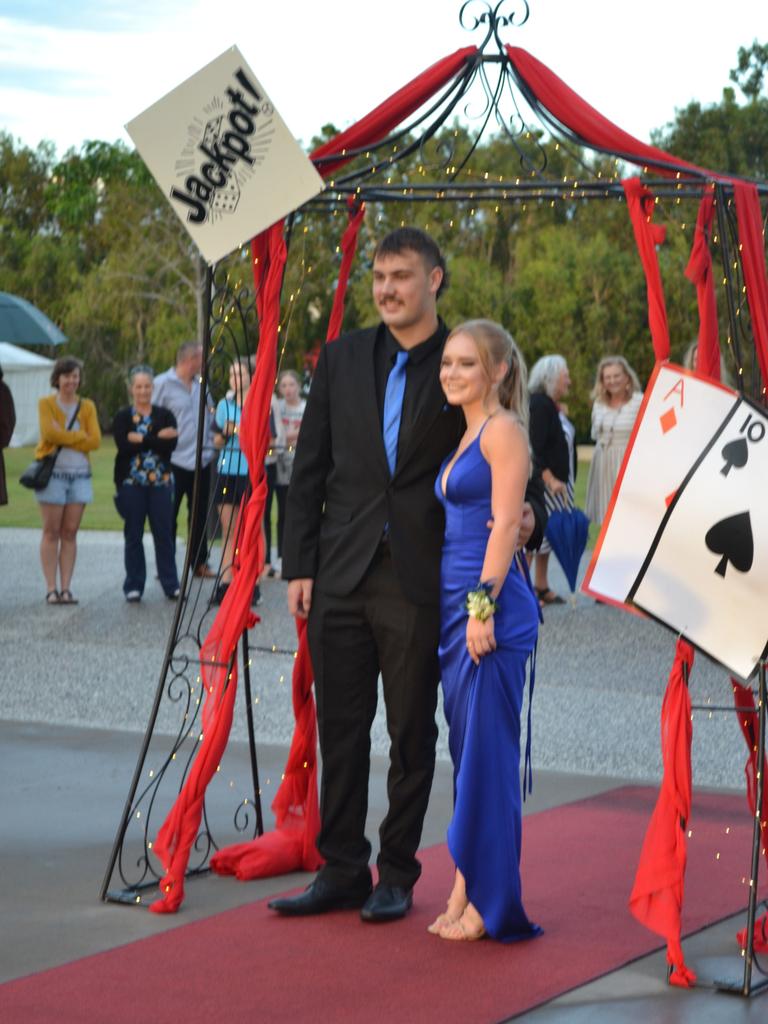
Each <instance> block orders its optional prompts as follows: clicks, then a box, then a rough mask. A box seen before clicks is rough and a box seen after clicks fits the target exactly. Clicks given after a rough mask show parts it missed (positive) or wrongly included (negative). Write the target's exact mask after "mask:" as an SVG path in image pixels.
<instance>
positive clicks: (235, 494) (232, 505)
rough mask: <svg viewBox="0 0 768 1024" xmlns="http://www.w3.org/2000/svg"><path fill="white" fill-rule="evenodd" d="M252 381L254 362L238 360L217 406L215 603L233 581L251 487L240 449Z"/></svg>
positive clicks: (231, 369)
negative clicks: (218, 562)
mask: <svg viewBox="0 0 768 1024" xmlns="http://www.w3.org/2000/svg"><path fill="white" fill-rule="evenodd" d="M250 384H251V365H250V361H249V360H248V359H247V358H243V359H238V360H237V361H236V362H234V363H233V364H232V366H231V367H230V368H229V390H230V394H231V397H227V398H222V400H221V401H220V402H219V404H218V405H217V406H216V416H215V421H216V436H215V440H214V444H215V445H216V447H217V448H220V449H221V452H220V454H219V463H218V473H219V475H218V480H217V483H216V495H215V501H216V505H217V508H218V513H219V519H220V521H221V537H222V544H223V550H222V556H221V575H220V583H219V586H218V588H217V590H216V595H215V602H216V603H217V604H220V603H221V600H222V598H223V597H224V594H225V593H226V590H227V587H228V586H229V584H230V582H231V581H232V560H233V558H234V552H235V546H236V544H235V541H236V539H237V533H238V528H239V523H238V512H239V509H240V503H241V500H242V498H243V496H244V495H245V494H247V492H248V491H249V489H250V480H249V477H248V463H247V461H246V458H245V455H243V453H242V451H241V450H240V438H239V436H238V435H239V432H240V418H241V417H242V414H243V404H244V402H245V396H246V395H247V394H248V388H249V387H250Z"/></svg>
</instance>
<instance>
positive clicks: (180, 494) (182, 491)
mask: <svg viewBox="0 0 768 1024" xmlns="http://www.w3.org/2000/svg"><path fill="white" fill-rule="evenodd" d="M171 469H172V470H173V479H174V490H173V544H174V548H175V546H176V532H177V520H178V517H179V509H180V508H181V503H182V501H183V499H184V495H186V496H187V516H188V521H189V524H190V525H191V524H192V520H193V518H194V520H195V522H194V528H193V529H192V532H191V534H190V535H189V536H188V538H187V543H188V544H189V545H190V547H191V549H192V563H191V564H192V568H193V569H197V568H198V567H199V566H201V565H205V563H206V562H207V561H208V511H209V508H208V506H209V503H210V499H211V467H210V465H208V466H203V467H202V468H201V469H200V485H199V487H198V490H197V509H196V512H197V515H196V516H194V517H193V515H192V511H193V509H192V491H193V487H194V483H195V471H194V470H193V469H182V468H181V467H180V466H174V465H173V463H171Z"/></svg>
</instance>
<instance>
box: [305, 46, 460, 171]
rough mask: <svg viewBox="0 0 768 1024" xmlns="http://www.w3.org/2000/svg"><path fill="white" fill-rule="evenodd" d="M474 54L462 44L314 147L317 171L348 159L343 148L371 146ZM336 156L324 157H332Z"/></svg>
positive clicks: (332, 169) (332, 167)
mask: <svg viewBox="0 0 768 1024" xmlns="http://www.w3.org/2000/svg"><path fill="white" fill-rule="evenodd" d="M476 53H477V47H476V46H465V47H463V48H462V49H460V50H456V52H455V53H452V54H451V55H450V56H449V57H443V59H442V60H439V61H437V62H436V63H435V64H432V65H431V66H430V67H428V68H427V70H426V71H422V73H421V74H420V75H418V77H416V78H414V79H413V80H412V81H410V82H409V83H408V84H407V85H404V86H403V87H402V89H398V91H397V92H396V93H393V94H392V95H391V96H390V97H389V99H387V100H385V101H384V102H383V103H380V104H379V105H378V107H375V108H374V109H373V110H372V111H371V112H370V113H369V114H366V115H365V117H363V118H361V119H360V120H359V121H357V122H355V124H353V125H352V126H351V127H349V128H347V129H346V131H343V132H340V133H339V134H338V135H336V136H334V138H332V139H331V140H330V141H328V142H324V143H323V145H322V146H318V148H317V149H316V150H314V152H313V153H312V154H311V159H312V160H313V161H314V162H315V164H316V165H317V170H318V173H319V174H321V175H322V176H323V177H324V178H328V177H330V175H331V174H333V172H334V171H336V170H337V169H338V168H339V167H343V166H344V164H345V163H347V162H348V161H349V160H351V159H352V156H347V155H346V152H345V151H346V150H356V149H361V148H363V147H365V146H373V145H375V144H376V143H377V142H380V141H381V140H382V139H383V138H386V136H387V135H388V134H389V133H390V132H391V131H392V129H393V128H396V127H397V126H398V125H399V124H401V123H402V122H403V121H404V120H405V118H406V117H409V116H410V115H411V114H412V113H413V112H414V111H415V110H418V109H419V107H420V106H421V105H422V103H425V102H426V101H427V100H428V99H429V98H430V97H431V96H434V94H435V93H436V92H437V90H438V89H440V88H441V87H442V86H443V85H445V84H446V83H448V82H449V81H450V80H451V79H452V78H454V77H455V76H456V75H457V74H458V72H459V71H460V70H461V68H462V67H463V66H464V65H466V64H467V62H468V61H469V59H470V58H471V57H474V56H475V54H476ZM336 154H340V155H339V156H338V158H337V159H333V160H331V159H326V158H329V157H336Z"/></svg>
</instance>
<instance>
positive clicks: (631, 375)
mask: <svg viewBox="0 0 768 1024" xmlns="http://www.w3.org/2000/svg"><path fill="white" fill-rule="evenodd" d="M606 366H620V367H621V368H622V370H623V371H624V373H625V374H626V376H627V389H626V391H627V394H626V398H625V399H624V401H625V402H628V401H629V400H630V398H631V397H632V395H633V394H634V393H635V392H636V391H642V388H641V387H640V381H639V380H638V379H637V374H636V373H635V371H634V370H633V369H632V367H631V366H630V365H629V363H628V362H627V360H626V359H625V358H624V356H603V358H602V359H601V360H600V362H599V363H598V364H597V373H596V374H595V386H594V387H593V388H592V393H591V395H590V397H591V398H592V401H593V402H603V404H605V403H606V402H607V401H608V392H607V391H606V390H605V385H604V384H603V370H604V369H605V368H606Z"/></svg>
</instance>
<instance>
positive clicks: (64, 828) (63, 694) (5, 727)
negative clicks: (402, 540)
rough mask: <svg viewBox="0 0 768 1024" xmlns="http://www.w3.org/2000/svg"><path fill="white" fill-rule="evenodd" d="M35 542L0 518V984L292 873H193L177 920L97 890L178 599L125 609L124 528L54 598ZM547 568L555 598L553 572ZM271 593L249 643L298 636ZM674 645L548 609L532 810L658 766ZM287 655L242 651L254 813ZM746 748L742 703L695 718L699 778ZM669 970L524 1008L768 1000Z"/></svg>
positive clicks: (442, 775) (381, 770)
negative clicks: (246, 659) (69, 599)
mask: <svg viewBox="0 0 768 1024" xmlns="http://www.w3.org/2000/svg"><path fill="white" fill-rule="evenodd" d="M38 542H39V533H38V531H36V530H30V531H26V530H9V529H4V530H3V529H0V579H2V581H3V585H2V586H1V587H0V693H1V695H2V708H3V710H2V718H3V720H2V721H0V778H2V779H3V784H2V788H1V789H0V821H2V822H3V828H2V832H1V833H0V846H1V848H2V863H3V874H2V892H3V895H2V922H3V927H2V929H0V980H7V979H10V978H13V977H18V976H20V975H23V974H28V973H32V972H34V971H37V970H41V969H44V968H46V967H50V966H53V965H55V964H60V963H64V962H66V961H68V960H71V959H74V958H76V957H79V956H83V955H87V954H88V953H93V952H97V951H99V950H102V949H107V948H111V947H113V946H116V945H120V944H123V943H125V942H129V941H132V940H133V939H137V938H140V937H143V936H145V935H151V934H155V933H156V932H158V931H164V930H167V929H172V928H174V927H177V926H178V925H180V924H183V923H187V922H189V921H191V920H195V919H197V918H200V917H204V916H207V915H209V914H212V913H216V912H218V911H221V910H224V909H227V908H228V907H230V906H234V905H239V904H241V903H246V902H250V901H252V900H255V899H259V898H261V897H263V896H266V895H269V894H271V893H273V892H276V891H281V890H284V889H286V888H288V887H290V886H292V885H294V884H301V883H302V882H304V881H305V878H304V876H292V877H287V878H286V877H283V878H280V879H272V880H264V881H260V882H254V883H249V884H248V885H240V884H238V883H235V882H232V881H231V880H225V881H222V880H220V879H216V878H209V877H203V878H200V879H196V880H194V881H191V882H190V883H189V887H188V892H189V897H188V900H187V903H186V904H185V906H184V910H183V913H182V914H180V915H178V916H176V917H171V918H168V917H165V916H161V917H157V916H155V915H150V914H147V913H145V912H143V911H141V910H137V909H131V908H126V907H121V906H118V905H115V904H102V903H100V902H99V900H98V891H99V887H100V884H101V880H102V876H103V873H104V868H105V866H106V862H107V858H108V855H109V850H110V848H111V844H112V839H113V836H114V832H115V829H116V827H117V823H118V820H119V817H120V813H121V810H122V806H123V802H124V800H125V796H126V793H127V789H128V785H129V783H130V779H131V775H132V773H133V769H134V766H135V763H136V757H137V753H138V749H139V746H140V742H141V731H142V730H143V729H144V727H145V725H146V722H147V719H148V715H149V709H150V708H151V705H152V700H153V698H154V694H155V690H156V686H157V676H158V672H159V669H160V665H161V663H162V656H163V650H164V646H165V641H166V638H167V632H168V629H169V626H170V622H171V616H172V614H173V607H172V606H171V605H170V603H169V602H167V601H166V599H165V598H164V596H163V595H162V592H161V590H160V588H159V586H158V585H156V584H154V581H151V582H150V584H149V586H148V588H147V593H146V595H145V600H144V601H143V602H142V603H141V604H140V605H138V606H132V605H131V606H129V605H126V604H125V602H124V600H123V598H122V593H121V590H120V582H121V552H122V539H121V537H120V536H119V535H115V534H102V533H83V534H81V543H80V554H79V560H78V566H77V570H76V574H75V579H74V583H73V590H74V591H75V593H76V594H77V595H78V597H79V598H80V601H81V603H80V605H78V606H76V607H73V608H63V607H62V608H47V607H45V606H44V604H43V601H42V597H43V592H44V587H43V584H42V580H41V576H40V572H39V566H38V561H37V544H38ZM149 554H150V552H149V549H148V555H149ZM552 580H553V584H554V585H555V586H556V587H558V588H559V589H561V591H562V592H564V584H563V582H562V578H559V577H558V575H557V571H556V570H555V571H553V573H552ZM201 586H202V587H203V588H208V587H210V586H211V584H210V583H207V582H206V583H203V584H202V585H201ZM284 589H285V588H284V584H282V583H280V582H279V581H265V582H264V585H263V593H264V602H263V604H262V606H261V607H260V609H259V612H260V613H261V614H262V622H261V623H260V624H259V625H257V626H256V628H255V629H254V630H253V631H252V633H251V642H252V643H253V644H254V645H258V646H260V647H271V646H272V645H273V644H274V645H275V646H277V647H285V648H286V649H289V650H291V649H292V648H293V627H292V624H291V622H290V621H289V620H288V617H287V615H286V614H285V612H284ZM672 650H673V640H672V638H671V637H670V635H669V634H668V633H667V632H666V631H665V630H663V629H662V628H661V627H659V626H657V625H655V624H653V623H648V622H643V621H641V620H639V619H636V618H634V617H630V616H627V615H624V614H623V613H620V612H617V611H614V610H613V609H610V608H606V607H604V606H597V605H594V604H593V603H592V602H590V601H587V600H586V599H585V598H583V597H579V598H578V599H577V601H576V606H575V607H571V606H570V605H566V606H562V607H557V608H551V609H548V611H547V614H546V622H545V625H544V627H543V629H542V634H541V641H540V650H539V659H538V674H537V687H536V696H535V704H534V722H535V726H534V748H533V756H534V765H535V768H536V770H537V777H536V787H535V791H534V799H533V800H532V801H529V802H528V804H527V805H526V813H529V812H531V811H535V810H540V809H543V808H544V807H548V806H557V805H559V804H561V803H565V802H568V801H570V800H575V799H580V798H582V797H584V796H588V795H590V794H593V793H596V792H600V791H602V790H604V789H609V788H611V787H613V786H614V785H618V784H621V783H622V782H623V781H625V780H627V779H636V780H641V781H655V780H657V779H658V777H659V771H660V759H659V752H658V747H659V740H658V728H659V727H658V716H659V709H660V703H661V696H662V694H663V690H664V686H665V683H666V678H667V674H668V671H669V665H670V663H671V660H672ZM291 665H292V657H291V656H290V655H288V656H282V655H274V654H266V653H264V654H261V653H258V652H256V653H255V654H254V656H253V665H252V673H253V687H254V696H255V697H258V704H257V705H254V710H255V712H256V736H257V745H258V752H259V761H260V772H261V779H262V782H263V787H264V794H263V798H264V806H265V809H266V808H268V805H269V803H270V802H271V797H272V795H273V793H274V789H275V788H276V785H277V783H278V780H279V773H280V771H281V769H282V765H283V763H284V760H285V756H286V746H287V743H288V741H289V739H290V735H291V731H292V714H291V710H290V670H291ZM281 677H282V679H281ZM692 692H693V695H694V699H695V700H697V701H698V702H700V703H706V699H707V698H708V697H709V699H710V700H712V702H713V703H717V704H720V703H723V704H725V703H727V702H728V700H729V698H730V693H729V691H728V688H727V680H726V678H725V674H724V673H723V672H722V670H720V669H718V668H716V667H715V666H713V665H711V664H708V663H706V661H705V659H702V658H699V659H698V660H697V664H696V666H695V669H694V676H693V681H692ZM171 703H172V702H171ZM240 717H241V718H242V716H240ZM177 719H178V709H176V708H171V707H163V708H162V709H161V714H160V717H159V726H160V730H159V731H160V733H161V736H165V737H166V741H167V737H168V736H170V735H173V734H174V733H175V731H176V730H177V728H178V721H177ZM244 737H245V727H244V724H243V722H242V720H240V721H238V724H237V726H236V729H235V733H234V742H233V743H231V745H230V748H229V750H228V751H227V759H228V760H227V766H226V769H225V776H226V778H229V776H230V774H231V776H232V778H233V779H235V778H239V777H241V776H242V775H247V771H248V763H247V751H246V747H245V745H244V744H243V743H242V739H243V738H244ZM440 744H441V745H440V751H441V755H442V756H441V760H440V762H439V763H438V770H437V775H436V781H435V787H434V791H433V796H432V801H431V804H430V811H429V815H428V819H427V822H426V827H425V835H424V843H425V844H430V843H433V842H439V841H442V839H443V838H444V834H445V828H446V825H447V822H448V820H449V817H450V807H451V771H450V765H449V763H448V760H447V751H446V745H445V735H444V730H442V732H441V740H440ZM374 751H375V753H377V754H378V755H379V756H378V757H376V758H375V759H374V765H373V777H372V786H371V822H372V828H371V830H370V831H371V834H373V833H375V826H374V825H373V823H374V822H377V821H378V820H380V817H381V814H382V807H383V802H384V799H385V788H384V786H385V783H384V775H385V768H386V761H385V760H384V758H383V757H382V756H381V755H383V754H384V753H385V752H386V734H385V729H384V724H383V719H382V717H381V713H379V715H378V716H377V721H376V726H375V731H374ZM744 756H745V751H744V746H743V741H742V739H741V736H740V734H739V731H738V727H737V725H736V722H735V716H733V715H726V716H723V715H713V716H712V717H711V718H710V716H709V714H708V712H706V711H702V712H696V713H695V716H694V782H695V783H696V784H698V785H706V786H716V787H720V788H733V789H736V790H738V791H739V792H743V764H744ZM268 780H269V781H268ZM742 924H743V920H742V919H741V918H738V919H733V920H731V921H728V922H724V923H722V924H720V925H717V926H715V927H712V928H709V929H707V930H706V931H705V932H703V933H701V934H700V935H698V936H695V937H693V938H691V939H689V940H687V942H686V955H687V958H688V960H689V962H690V963H691V966H693V967H694V968H696V967H697V966H699V967H700V966H701V965H703V966H704V967H705V968H706V967H713V966H714V963H715V961H722V960H727V961H728V963H732V962H733V961H734V958H735V959H736V960H738V957H737V956H736V957H735V953H736V951H735V949H734V942H733V934H734V931H735V930H736V929H737V928H738V927H740V926H742ZM701 973H702V974H703V975H705V974H706V973H707V971H706V970H703V971H702V972H701ZM664 978H665V970H664V957H663V953H657V954H653V955H651V956H649V957H645V958H643V959H642V960H639V961H637V962H636V963H634V964H632V965H630V966H629V967H626V968H624V969H623V970H621V971H617V972H614V973H613V974H610V975H608V976H606V977H605V978H601V979H599V980H598V981H596V982H594V983H592V984H590V985H587V986H583V987H582V988H580V989H578V990H576V991H574V992H572V993H569V994H567V995H565V996H562V997H561V998H560V999H558V1000H555V1001H554V1002H553V1003H550V1004H548V1005H547V1006H544V1007H540V1008H539V1009H537V1010H534V1011H532V1012H530V1013H528V1014H526V1015H525V1017H526V1019H531V1020H533V1021H541V1022H545V1021H561V1020H565V1021H569V1022H570V1021H573V1022H580V1021H582V1020H583V1021H587V1020H589V1021H590V1022H591V1021H598V1022H602V1021H606V1022H607V1021H612V1022H613V1021H617V1020H621V1021H634V1020H638V1021H640V1020H642V1021H644V1022H646V1021H648V1020H653V1021H670V1022H674V1021H688V1020H693V1019H694V1015H695V1020H696V1021H705V1022H706V1021H738V1022H741V1021H756V1020H758V1018H759V1019H760V1020H763V1019H764V1018H765V1012H766V1006H768V1002H767V1001H766V997H765V996H762V997H758V998H756V999H753V1000H752V1001H751V1002H747V1001H742V1000H740V999H738V998H736V997H733V996H728V995H723V994H718V993H712V992H708V991H706V990H704V989H700V990H699V989H697V990H695V991H692V992H682V991H680V990H675V989H671V988H668V987H667V985H666V984H665V981H664ZM13 1024H15V1022H13Z"/></svg>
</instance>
